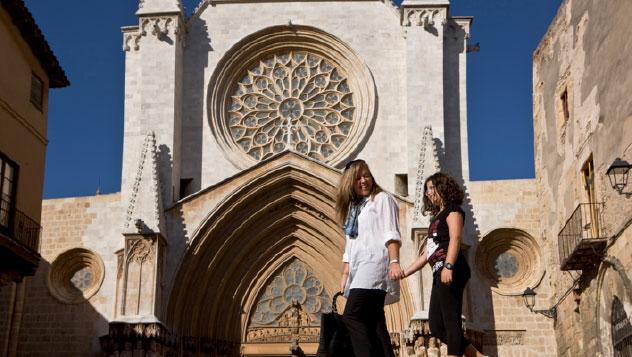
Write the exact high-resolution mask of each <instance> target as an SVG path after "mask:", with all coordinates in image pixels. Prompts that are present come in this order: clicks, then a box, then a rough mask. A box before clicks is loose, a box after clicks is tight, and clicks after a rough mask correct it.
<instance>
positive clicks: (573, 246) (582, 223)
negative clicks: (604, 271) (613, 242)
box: [558, 203, 606, 270]
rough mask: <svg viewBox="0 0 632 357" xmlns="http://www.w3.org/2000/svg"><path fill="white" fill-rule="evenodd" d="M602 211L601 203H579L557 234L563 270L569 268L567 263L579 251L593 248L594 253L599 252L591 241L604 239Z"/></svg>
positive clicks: (575, 256) (600, 241) (597, 241)
mask: <svg viewBox="0 0 632 357" xmlns="http://www.w3.org/2000/svg"><path fill="white" fill-rule="evenodd" d="M602 213H603V203H580V204H579V205H578V206H577V208H576V209H575V211H573V214H572V215H571V216H570V218H569V219H568V220H567V221H566V224H565V225H564V228H562V230H561V231H560V233H559V235H558V248H559V254H560V262H561V265H562V269H563V270H566V269H565V268H568V270H571V269H570V268H572V267H569V264H570V263H571V261H572V260H573V259H574V258H577V255H578V254H580V251H583V250H593V251H594V252H593V253H595V254H596V255H599V254H601V252H599V251H597V250H595V249H596V248H595V246H596V245H594V244H593V243H602V242H604V241H605V240H606V235H605V233H604V230H603V219H602ZM581 254H583V253H581ZM595 254H593V255H595ZM589 255H590V254H589ZM587 258H591V257H587Z"/></svg>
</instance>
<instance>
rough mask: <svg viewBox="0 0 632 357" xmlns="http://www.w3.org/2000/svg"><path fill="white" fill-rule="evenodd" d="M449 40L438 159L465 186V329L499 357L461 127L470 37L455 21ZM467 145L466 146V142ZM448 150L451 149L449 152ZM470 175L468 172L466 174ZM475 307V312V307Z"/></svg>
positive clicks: (446, 42)
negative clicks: (481, 273) (478, 260)
mask: <svg viewBox="0 0 632 357" xmlns="http://www.w3.org/2000/svg"><path fill="white" fill-rule="evenodd" d="M445 26H446V27H445V31H444V32H445V33H446V37H445V40H444V49H443V50H444V51H443V53H444V57H443V69H444V71H443V73H444V74H443V88H444V93H443V94H444V95H443V98H444V102H443V109H444V128H445V133H444V137H445V146H443V144H442V143H441V141H440V140H439V139H435V142H434V144H435V147H436V149H437V157H438V159H439V163H440V166H441V168H442V169H443V170H445V171H447V172H449V173H450V174H451V175H453V176H454V177H455V178H456V180H457V181H458V182H459V183H460V184H461V185H462V186H463V187H464V190H465V200H464V202H463V209H464V211H465V216H466V218H465V227H464V236H465V237H466V239H465V241H466V242H469V243H470V244H471V247H469V248H468V249H466V251H465V252H464V253H465V255H466V257H467V258H468V259H467V260H468V262H469V263H470V266H471V268H472V278H471V279H470V282H469V284H468V287H467V288H466V293H465V298H464V310H463V311H464V315H465V316H466V326H467V328H468V330H470V332H469V333H468V335H469V336H468V337H470V338H471V339H472V342H473V343H474V345H478V346H477V347H479V348H481V347H482V348H483V352H484V353H485V354H486V355H489V356H498V351H497V349H496V347H495V346H493V345H486V344H485V343H484V342H485V340H486V339H485V331H486V330H494V329H495V325H494V321H495V317H494V309H493V308H492V301H493V300H492V291H491V289H490V288H489V287H487V286H486V285H485V284H484V283H483V282H482V281H481V280H480V278H478V275H477V274H476V273H475V272H476V268H475V266H474V264H475V260H474V254H473V253H474V252H475V251H476V246H477V244H478V242H479V241H480V239H481V232H480V231H479V227H478V225H477V223H476V217H475V216H474V211H475V210H474V206H473V204H472V200H471V198H470V194H469V192H468V187H467V185H466V182H468V181H469V177H465V176H466V172H464V170H463V169H464V164H465V163H464V162H463V155H464V152H463V150H464V148H463V146H462V144H463V142H462V141H461V140H462V138H463V137H467V127H462V122H461V116H462V114H463V113H462V112H463V111H466V108H461V97H462V96H463V95H464V93H461V89H463V90H465V88H462V87H461V81H462V78H461V76H462V73H461V68H460V61H461V56H462V55H463V54H464V52H465V44H466V43H467V34H466V32H465V30H464V29H463V28H462V27H461V26H459V24H458V23H456V22H455V21H454V20H452V19H450V20H448V22H447V24H446V25H445ZM465 145H467V143H465ZM446 148H448V149H447V150H446ZM467 172H469V170H468V171H467ZM474 304H476V305H477V306H476V309H475V308H474ZM481 308H482V309H483V310H485V311H486V312H487V313H486V314H485V317H486V318H485V321H476V320H474V317H475V314H474V311H475V310H481Z"/></svg>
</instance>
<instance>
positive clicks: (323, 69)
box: [208, 25, 376, 168]
mask: <svg viewBox="0 0 632 357" xmlns="http://www.w3.org/2000/svg"><path fill="white" fill-rule="evenodd" d="M216 68H217V69H216V71H215V73H214V74H213V77H212V78H211V80H210V82H209V101H208V102H209V115H208V117H209V118H211V120H212V122H211V123H209V124H210V126H211V129H212V130H213V133H214V135H215V136H216V137H217V139H218V142H219V143H220V145H221V146H222V147H223V149H224V151H225V153H226V154H227V156H228V157H229V159H230V160H231V161H233V163H235V164H236V165H237V166H239V167H241V168H245V167H248V166H250V165H252V164H253V163H256V162H258V161H260V160H264V159H266V158H268V157H270V156H272V155H274V154H275V153H279V152H281V151H285V150H291V151H294V152H298V153H301V154H304V155H308V156H310V157H312V158H314V159H316V160H319V161H323V162H328V163H330V164H333V165H335V164H338V163H340V162H341V161H343V160H344V159H346V158H347V157H348V156H349V155H350V154H351V153H352V152H353V151H354V150H356V149H357V146H358V144H359V143H360V142H361V141H362V140H364V138H365V135H366V132H367V131H368V129H369V128H370V127H371V125H372V122H373V120H374V116H375V100H376V97H375V85H374V83H373V79H372V77H371V74H370V72H369V70H368V68H367V67H366V65H365V64H364V63H363V62H362V61H361V60H360V59H359V58H358V57H357V55H356V54H355V53H354V52H353V50H351V49H350V48H349V47H347V46H346V45H345V44H344V43H342V41H340V40H339V39H338V38H336V37H334V36H332V35H330V34H328V33H325V32H322V31H320V30H317V29H314V28H310V27H306V26H296V25H292V26H287V27H286V26H279V27H274V28H269V29H266V30H263V31H260V32H259V33H256V34H253V35H251V36H249V37H247V38H245V39H244V40H242V41H241V43H239V44H237V45H236V46H234V47H233V48H232V49H231V50H230V51H228V53H227V54H226V55H225V56H224V58H222V60H221V61H220V63H218V65H217V67H216Z"/></svg>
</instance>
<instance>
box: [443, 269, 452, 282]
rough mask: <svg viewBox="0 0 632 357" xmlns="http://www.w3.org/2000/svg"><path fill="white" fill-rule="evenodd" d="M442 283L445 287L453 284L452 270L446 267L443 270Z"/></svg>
mask: <svg viewBox="0 0 632 357" xmlns="http://www.w3.org/2000/svg"><path fill="white" fill-rule="evenodd" d="M441 282H442V283H444V284H445V285H450V284H451V283H452V270H450V269H446V268H445V267H444V268H443V269H441Z"/></svg>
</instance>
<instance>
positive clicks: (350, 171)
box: [336, 160, 403, 357]
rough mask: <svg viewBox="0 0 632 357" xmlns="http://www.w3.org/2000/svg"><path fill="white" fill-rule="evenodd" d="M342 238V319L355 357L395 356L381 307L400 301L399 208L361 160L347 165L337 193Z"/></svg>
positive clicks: (401, 274) (337, 211) (401, 275)
mask: <svg viewBox="0 0 632 357" xmlns="http://www.w3.org/2000/svg"><path fill="white" fill-rule="evenodd" d="M336 213H337V218H338V221H339V222H340V223H341V224H342V225H343V229H344V232H345V236H346V244H345V251H344V255H343V258H342V261H343V263H344V265H343V272H342V277H341V279H340V290H341V291H343V292H344V296H345V297H347V303H346V305H345V311H344V313H343V321H344V322H345V325H346V326H347V329H348V331H349V336H350V337H351V345H352V347H353V352H354V354H355V356H356V357H393V356H394V353H393V348H392V346H391V339H390V336H389V334H388V330H387V329H386V319H385V316H384V305H387V304H392V303H394V302H397V301H398V300H399V280H400V279H401V278H403V273H402V268H401V267H400V265H399V248H400V245H401V238H400V230H399V208H398V207H397V202H396V201H395V199H394V198H393V196H391V195H390V194H388V193H386V192H385V191H383V190H382V189H381V188H380V186H379V185H378V184H377V183H376V182H375V179H374V178H373V175H372V174H371V171H370V170H369V166H368V165H367V164H366V162H364V161H363V160H353V161H351V162H349V163H347V165H346V166H345V169H344V171H343V174H342V178H341V180H340V185H339V187H338V194H337V197H336Z"/></svg>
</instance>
